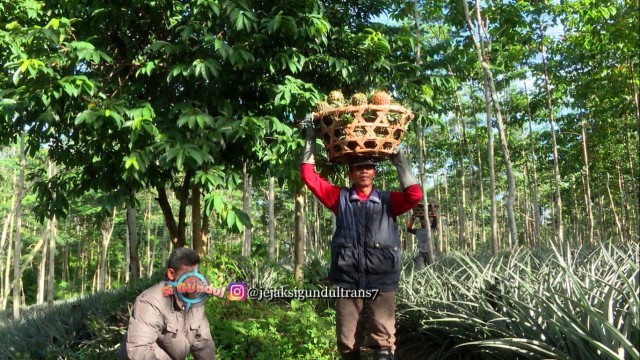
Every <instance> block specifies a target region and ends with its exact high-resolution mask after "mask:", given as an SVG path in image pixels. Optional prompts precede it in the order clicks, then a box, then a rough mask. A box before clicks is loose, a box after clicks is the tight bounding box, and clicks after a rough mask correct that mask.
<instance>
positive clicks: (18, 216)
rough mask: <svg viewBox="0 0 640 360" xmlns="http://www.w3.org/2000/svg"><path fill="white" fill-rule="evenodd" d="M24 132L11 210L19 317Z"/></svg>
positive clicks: (17, 315)
mask: <svg viewBox="0 0 640 360" xmlns="http://www.w3.org/2000/svg"><path fill="white" fill-rule="evenodd" d="M24 172H25V159H24V132H22V133H21V134H20V175H19V177H18V188H17V190H16V207H15V209H14V211H13V213H14V214H15V216H14V218H15V228H14V230H15V235H14V238H13V241H14V248H13V279H14V284H13V294H12V296H13V318H14V319H15V320H17V319H20V284H19V283H20V282H19V281H18V279H20V275H21V273H22V272H21V271H20V255H21V253H22V196H23V193H24Z"/></svg>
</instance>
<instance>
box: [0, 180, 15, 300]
mask: <svg viewBox="0 0 640 360" xmlns="http://www.w3.org/2000/svg"><path fill="white" fill-rule="evenodd" d="M17 182H18V174H17V172H16V171H14V172H13V186H12V189H15V188H16V185H17ZM15 206H16V194H15V193H14V192H13V191H12V192H11V207H10V208H9V213H8V214H7V217H6V218H5V219H4V223H3V224H2V238H0V280H2V281H0V284H2V285H1V287H0V296H2V295H5V293H6V292H7V291H8V287H7V286H8V283H9V272H8V271H9V269H10V268H11V266H10V264H9V260H10V258H11V245H12V244H11V239H9V242H7V241H6V240H7V235H9V237H11V238H12V236H11V234H12V231H13V211H14V210H15ZM5 244H7V258H6V259H7V266H6V267H5V266H4V263H3V262H2V252H3V251H4V247H5ZM4 269H6V270H7V276H6V279H5V277H4V276H3V274H4V273H5V272H4ZM5 309H6V303H5V304H0V310H5Z"/></svg>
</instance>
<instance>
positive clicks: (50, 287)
mask: <svg viewBox="0 0 640 360" xmlns="http://www.w3.org/2000/svg"><path fill="white" fill-rule="evenodd" d="M48 228H49V248H48V249H47V256H48V257H49V276H48V277H47V307H49V308H51V307H52V306H53V302H54V300H55V285H56V239H57V237H58V223H57V221H56V217H55V215H54V216H53V217H52V218H51V219H50V220H49V226H48Z"/></svg>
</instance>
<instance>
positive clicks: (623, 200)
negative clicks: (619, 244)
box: [616, 163, 631, 239]
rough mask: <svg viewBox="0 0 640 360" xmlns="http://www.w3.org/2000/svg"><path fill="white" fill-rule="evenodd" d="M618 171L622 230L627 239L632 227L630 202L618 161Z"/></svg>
mask: <svg viewBox="0 0 640 360" xmlns="http://www.w3.org/2000/svg"><path fill="white" fill-rule="evenodd" d="M616 171H617V172H618V191H619V193H620V207H621V211H622V216H621V218H622V219H621V223H622V231H623V236H624V238H625V239H630V238H631V236H630V235H631V234H630V229H629V204H628V203H627V194H626V192H627V191H626V186H625V184H624V178H623V176H622V173H621V172H620V164H619V163H616Z"/></svg>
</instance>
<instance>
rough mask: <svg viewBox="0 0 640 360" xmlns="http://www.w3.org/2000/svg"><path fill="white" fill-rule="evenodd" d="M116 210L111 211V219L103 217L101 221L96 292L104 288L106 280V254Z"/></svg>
mask: <svg viewBox="0 0 640 360" xmlns="http://www.w3.org/2000/svg"><path fill="white" fill-rule="evenodd" d="M115 218H116V209H115V208H113V209H112V215H111V217H108V216H107V217H105V218H104V220H103V221H102V227H101V232H102V241H101V242H100V261H99V263H100V265H99V268H98V287H97V290H98V291H103V290H104V289H105V286H106V278H107V254H108V249H109V242H111V235H112V234H113V227H114V225H115Z"/></svg>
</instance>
